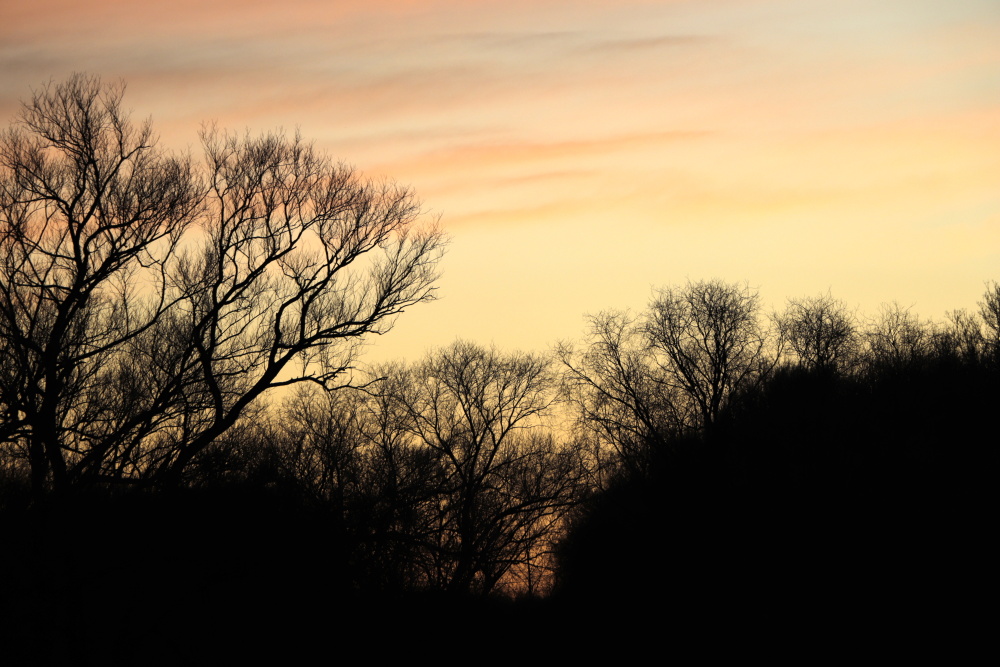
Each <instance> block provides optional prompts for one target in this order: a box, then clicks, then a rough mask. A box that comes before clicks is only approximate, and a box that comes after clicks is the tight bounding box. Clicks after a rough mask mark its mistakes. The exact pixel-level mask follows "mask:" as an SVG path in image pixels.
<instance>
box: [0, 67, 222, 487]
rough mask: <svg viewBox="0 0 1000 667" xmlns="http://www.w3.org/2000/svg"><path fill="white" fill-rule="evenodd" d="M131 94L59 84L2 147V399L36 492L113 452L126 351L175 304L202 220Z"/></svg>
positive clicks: (180, 163)
mask: <svg viewBox="0 0 1000 667" xmlns="http://www.w3.org/2000/svg"><path fill="white" fill-rule="evenodd" d="M123 92H124V87H123V86H121V85H118V86H102V85H100V82H99V81H98V80H97V79H94V78H88V77H84V76H80V75H77V76H74V77H73V78H72V79H70V80H69V81H68V82H66V83H65V84H60V85H54V84H51V83H50V84H48V85H46V86H44V87H43V88H41V89H40V90H38V91H36V92H35V94H34V96H33V98H32V99H31V100H30V101H29V102H27V103H26V104H24V106H23V108H22V111H21V114H20V117H19V118H18V120H17V122H16V123H15V124H14V126H13V127H11V128H9V129H8V130H7V131H6V132H5V133H4V134H3V137H2V139H0V262H2V264H0V335H2V336H3V338H4V339H5V340H6V342H7V345H6V348H5V350H4V352H3V355H4V362H3V369H4V375H5V377H4V383H3V388H2V389H0V392H2V395H0V400H2V401H3V406H4V412H5V416H6V418H7V423H6V425H5V429H4V430H5V431H6V436H7V438H8V439H10V441H12V442H14V443H15V446H16V447H18V448H20V449H22V450H23V451H24V453H25V454H26V456H27V457H28V459H29V461H30V464H31V469H32V477H33V483H34V486H35V488H36V492H37V491H40V490H41V488H42V487H43V486H45V485H46V484H47V483H48V482H51V484H52V486H54V487H60V486H65V485H66V484H68V483H69V482H70V480H71V478H72V477H73V476H74V475H75V473H77V472H78V471H79V468H80V464H81V463H83V462H84V461H85V460H87V459H88V457H89V456H90V455H91V453H92V452H94V451H95V450H96V449H101V450H102V451H101V454H100V456H101V458H104V457H105V455H106V452H107V450H108V449H109V445H107V443H106V439H107V437H108V436H109V435H112V433H113V431H114V430H115V426H114V425H112V422H115V421H118V420H121V419H122V417H121V416H115V415H112V414H110V412H109V409H110V408H125V409H126V410H127V409H128V408H129V407H131V406H129V405H125V404H126V403H128V402H129V400H128V395H129V387H128V386H127V385H128V381H127V380H125V385H126V386H124V387H121V386H120V385H118V381H119V380H121V379H123V378H116V377H115V375H116V370H117V369H118V367H119V366H120V365H121V363H122V360H121V358H120V355H121V352H122V351H123V350H124V349H125V348H127V347H128V346H129V345H130V344H131V343H132V342H133V341H134V340H135V339H136V338H138V337H140V336H142V335H143V334H144V333H145V332H147V331H149V330H150V329H151V328H152V327H154V326H155V325H156V323H157V322H158V321H160V319H161V318H162V317H163V316H164V314H165V313H167V312H168V311H169V310H170V309H172V308H174V307H175V306H176V305H177V302H178V296H177V295H175V294H173V293H172V292H171V289H170V280H169V276H168V274H169V272H170V270H171V267H172V265H173V263H174V262H175V260H176V258H177V248H178V244H179V242H180V240H181V236H182V234H183V233H184V232H185V231H186V230H187V229H188V227H189V226H191V224H192V223H193V222H194V221H195V220H196V219H197V217H198V215H199V214H200V212H201V205H202V200H203V188H202V186H201V184H200V182H199V180H198V177H197V175H196V173H195V170H194V168H193V167H192V165H191V163H190V161H189V160H187V159H186V158H176V157H172V156H169V155H166V154H164V153H163V152H162V151H159V150H157V149H156V148H155V139H154V137H153V135H152V131H151V129H150V124H149V122H148V121H147V122H145V123H142V124H139V125H134V124H132V123H131V122H130V121H129V119H128V115H127V114H126V113H125V112H124V111H123V110H122V108H121V100H122V95H123ZM140 286H141V287H140ZM116 386H117V387H118V388H120V389H122V391H118V392H116V393H117V394H118V396H119V398H118V399H117V400H114V399H110V400H109V399H106V398H105V399H98V397H99V396H101V395H103V394H104V391H105V390H107V389H109V388H114V387H116ZM116 403H117V405H116ZM125 419H128V416H126V417H125Z"/></svg>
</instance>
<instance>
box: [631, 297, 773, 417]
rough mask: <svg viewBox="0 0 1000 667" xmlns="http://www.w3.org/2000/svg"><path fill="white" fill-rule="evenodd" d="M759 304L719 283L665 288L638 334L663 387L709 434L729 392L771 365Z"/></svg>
mask: <svg viewBox="0 0 1000 667" xmlns="http://www.w3.org/2000/svg"><path fill="white" fill-rule="evenodd" d="M758 311H759V299H758V295H757V293H756V292H755V291H753V290H751V289H750V287H749V286H747V285H745V284H744V285H740V284H736V283H734V284H729V283H724V282H722V281H720V280H711V281H699V282H693V283H692V282H688V284H687V285H686V286H685V287H683V288H679V287H666V288H663V289H661V290H659V292H658V293H657V295H656V298H654V299H653V302H652V303H651V304H650V312H649V315H648V316H647V318H646V322H645V326H644V331H645V334H646V337H647V340H648V343H649V345H650V347H651V348H652V350H653V351H654V352H655V353H656V355H657V357H656V362H657V364H658V365H659V366H660V368H661V369H662V370H663V372H664V374H665V377H666V378H667V382H668V383H669V384H670V385H671V386H673V387H675V388H676V389H679V390H680V391H683V392H684V393H685V394H686V395H687V396H688V397H689V399H690V400H691V401H692V402H693V404H694V405H695V407H696V409H697V411H698V413H699V416H700V425H701V426H702V427H703V428H711V426H712V425H713V423H714V422H715V420H716V418H717V417H718V415H719V411H720V410H721V409H722V407H723V405H724V404H725V402H726V400H727V399H728V398H729V396H731V395H732V394H733V392H735V391H737V390H739V389H742V388H744V387H746V386H747V385H749V384H750V383H752V382H755V381H756V380H758V379H759V378H760V377H761V376H762V375H763V373H764V372H765V371H766V370H767V369H768V368H769V367H770V366H772V365H773V363H774V361H773V359H769V358H768V356H767V354H766V347H767V342H768V332H767V331H766V330H765V329H764V328H762V326H761V324H760V321H759V318H758Z"/></svg>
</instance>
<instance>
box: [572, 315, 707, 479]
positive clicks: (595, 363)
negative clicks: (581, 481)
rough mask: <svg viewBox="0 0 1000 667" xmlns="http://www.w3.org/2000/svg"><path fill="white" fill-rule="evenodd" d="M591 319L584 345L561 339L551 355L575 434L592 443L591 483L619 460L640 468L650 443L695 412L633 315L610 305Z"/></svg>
mask: <svg viewBox="0 0 1000 667" xmlns="http://www.w3.org/2000/svg"><path fill="white" fill-rule="evenodd" d="M588 320H589V324H590V331H589V336H588V339H587V342H586V344H585V346H584V347H583V348H582V349H579V350H578V349H576V348H574V346H573V345H571V344H569V343H562V344H560V345H559V346H558V347H557V350H556V354H557V357H558V359H559V361H560V362H561V364H562V366H563V369H564V370H563V377H562V382H563V387H564V390H565V392H566V394H567V398H568V400H569V402H570V404H571V405H573V407H574V409H575V413H576V418H577V425H578V427H579V428H580V429H581V434H580V436H579V439H580V440H581V441H582V442H588V443H591V445H592V446H591V447H590V450H591V452H590V453H591V466H590V467H591V468H592V475H593V483H594V484H595V486H596V487H597V488H601V487H603V486H604V483H605V481H606V477H607V475H608V473H611V472H614V470H615V469H616V468H618V467H619V466H625V467H626V468H636V469H642V468H644V467H645V465H646V462H647V458H648V454H649V453H650V451H651V450H652V448H655V447H656V446H657V445H658V444H660V443H662V442H664V441H666V440H667V439H668V438H669V437H670V436H672V435H676V434H677V433H680V432H682V431H684V430H686V429H687V428H689V427H690V426H692V424H693V423H694V421H695V415H694V414H692V412H691V410H690V407H691V404H690V402H688V401H686V400H683V399H681V400H678V396H677V392H676V390H675V389H674V388H673V387H671V386H670V384H669V383H667V382H666V381H665V379H664V375H663V372H662V369H660V367H659V366H657V364H656V363H655V357H654V354H653V352H652V350H651V348H650V347H649V345H648V344H647V341H646V339H645V337H644V336H643V330H642V327H641V325H640V324H639V322H638V321H637V320H636V318H635V317H633V316H631V315H629V314H628V313H627V312H621V311H609V312H603V313H599V314H597V315H592V316H589V317H588Z"/></svg>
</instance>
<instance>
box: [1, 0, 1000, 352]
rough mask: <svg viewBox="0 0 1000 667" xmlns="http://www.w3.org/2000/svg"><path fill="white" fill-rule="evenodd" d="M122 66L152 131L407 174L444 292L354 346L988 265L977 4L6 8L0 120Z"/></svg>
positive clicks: (973, 282)
mask: <svg viewBox="0 0 1000 667" xmlns="http://www.w3.org/2000/svg"><path fill="white" fill-rule="evenodd" d="M74 71H86V72H89V73H93V74H99V75H101V76H102V77H104V79H105V80H114V79H118V78H122V79H124V80H125V81H126V82H127V84H128V92H127V94H126V103H127V104H128V105H129V106H130V107H131V108H132V109H133V110H134V114H135V115H136V116H137V117H140V118H141V117H145V116H152V118H153V124H154V128H155V129H156V130H157V131H158V133H159V134H160V137H161V142H162V144H163V145H164V146H167V147H170V148H173V149H180V150H186V149H187V148H188V147H190V148H191V149H192V151H197V148H198V138H197V133H198V129H199V127H200V124H201V123H202V122H203V121H211V120H215V121H218V123H219V124H220V125H221V126H223V127H227V128H232V129H243V128H250V129H251V130H254V131H264V130H269V129H273V128H276V127H284V128H285V129H287V130H289V131H294V129H295V128H296V127H298V128H300V129H301V132H302V134H303V136H305V137H307V138H311V139H315V141H316V143H317V144H318V145H319V146H320V147H322V148H323V149H325V150H328V151H329V152H330V153H331V154H333V155H334V156H336V157H338V158H341V159H343V160H345V161H347V162H350V163H352V164H354V165H355V166H356V167H357V168H358V169H360V170H362V171H363V172H365V173H366V174H369V175H373V176H374V175H387V176H391V177H392V178H394V179H396V180H398V181H399V182H401V183H405V184H408V185H410V186H412V187H413V189H414V190H415V191H416V193H417V194H418V195H419V197H420V198H421V200H422V201H423V202H424V205H425V208H426V209H427V211H428V215H429V216H438V215H439V216H440V219H441V224H442V226H443V227H444V229H445V230H446V232H447V233H448V234H449V235H450V236H451V238H452V243H451V246H450V249H449V252H448V254H447V256H446V257H445V259H444V261H443V263H442V269H443V272H444V276H443V278H442V280H441V282H440V290H439V296H440V297H441V298H440V300H439V301H437V302H435V303H432V304H426V305H422V306H418V307H416V308H414V309H413V310H412V311H411V312H408V313H406V314H405V315H403V316H402V317H401V318H400V320H399V322H398V325H397V327H396V329H395V330H394V331H393V332H392V333H391V334H390V335H389V336H387V337H385V338H384V339H383V340H380V341H378V343H377V347H376V348H374V349H373V350H372V351H371V353H370V356H371V357H372V358H384V357H399V356H406V357H407V358H410V359H411V360H412V359H415V358H416V357H418V356H420V355H421V354H422V353H423V352H424V351H425V350H426V349H427V348H428V347H430V346H433V345H444V344H447V343H449V342H451V341H452V340H454V339H455V338H456V337H462V338H466V339H471V340H474V341H478V342H481V343H487V344H488V343H489V342H491V341H494V342H495V343H496V344H497V345H499V346H501V347H504V348H514V347H520V348H524V349H534V350H544V349H547V348H548V347H549V346H550V345H551V344H552V343H553V342H555V341H556V340H558V339H565V338H574V337H579V336H581V335H582V334H583V332H584V321H583V315H584V314H585V313H587V312H597V311H600V310H603V309H608V308H619V307H622V308H623V307H628V308H632V309H642V308H643V307H644V306H645V305H646V304H647V302H648V301H649V298H650V295H651V290H652V289H653V288H654V287H656V286H662V285H667V284H676V283H683V282H684V281H685V280H686V279H687V278H691V279H701V278H722V279H725V280H731V281H733V280H739V281H743V280H746V281H749V283H750V284H751V285H752V286H756V287H758V288H759V289H760V293H761V296H762V299H763V301H764V303H765V305H766V307H767V308H768V310H770V309H771V308H772V307H774V308H780V307H782V305H783V303H784V300H785V299H786V298H787V297H797V296H804V295H815V294H818V293H820V292H826V291H827V290H828V289H829V290H830V291H831V292H832V293H833V295H834V296H836V297H838V298H841V299H843V300H845V301H846V302H847V303H848V304H849V305H851V306H852V307H854V306H857V307H859V308H860V310H861V311H862V312H864V313H873V312H874V311H875V309H876V308H877V306H878V305H879V304H880V303H882V302H885V301H891V300H897V301H899V302H900V303H901V304H903V305H907V306H908V305H911V304H912V305H913V306H914V310H915V312H917V313H919V314H920V315H922V316H924V317H933V318H941V317H942V316H943V315H944V312H945V310H950V309H954V308H961V307H965V308H970V307H974V306H975V302H976V301H977V299H979V298H980V296H981V294H982V292H983V290H984V282H985V281H987V280H991V279H1000V2H997V0H879V1H878V2H872V1H871V0H864V1H862V0H700V1H697V2H695V1H693V0H692V1H681V0H676V1H670V0H660V1H640V0H615V1H612V0H589V1H580V0H577V1H571V0H534V1H532V2H524V1H521V0H505V1H503V2H499V1H493V0H483V1H475V0H466V1H462V2H460V1H458V0H437V1H433V0H426V1H425V0H409V1H404V0H394V1H392V0H340V1H333V0H285V1H284V2H274V1H272V0H267V1H264V0H239V1H237V0H226V1H219V2H212V1H211V0H208V1H204V0H198V1H195V0H172V1H170V2H135V0H128V1H125V0H121V1H119V0H105V1H88V0H73V1H70V0H35V1H33V2H27V1H24V0H0V117H2V118H3V119H4V122H6V121H7V119H10V118H12V117H13V115H14V114H15V113H16V111H17V107H18V104H19V100H20V99H23V98H26V97H27V96H28V95H29V94H30V90H31V88H32V87H37V86H38V85H39V84H41V83H43V82H45V81H47V80H49V79H50V78H53V79H55V80H63V79H65V78H66V77H67V76H68V75H69V74H70V73H72V72H74Z"/></svg>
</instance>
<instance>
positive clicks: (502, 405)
mask: <svg viewBox="0 0 1000 667" xmlns="http://www.w3.org/2000/svg"><path fill="white" fill-rule="evenodd" d="M412 377H413V381H414V382H413V385H412V386H411V391H410V392H409V393H408V394H407V395H406V396H405V398H404V401H405V405H406V406H407V409H408V411H409V414H410V419H409V424H410V427H409V428H410V429H411V432H412V434H413V436H415V438H416V445H417V446H418V447H421V448H427V449H429V450H430V451H432V452H434V454H435V456H436V458H437V460H438V462H439V465H440V466H441V470H442V484H443V486H442V487H441V490H440V495H439V496H438V502H439V504H438V515H437V523H438V531H437V534H436V540H437V542H436V544H434V545H433V551H434V552H435V553H436V554H437V556H438V564H439V567H440V570H439V572H438V573H437V576H438V577H439V584H440V585H442V586H443V587H445V588H447V589H449V590H453V591H479V592H483V593H486V592H490V591H491V590H493V589H494V588H495V587H496V586H497V585H498V583H500V582H501V580H503V579H504V578H505V577H507V576H509V575H511V574H512V573H518V572H520V573H521V575H522V576H525V577H526V580H527V583H529V584H531V583H532V580H531V577H532V572H533V569H532V568H536V569H537V568H539V567H541V566H542V565H543V563H544V556H545V555H546V554H547V553H548V552H549V550H550V548H551V543H552V540H553V538H554V532H553V531H554V530H555V529H556V528H557V527H558V525H559V520H560V518H561V516H562V514H563V512H564V511H565V510H566V508H567V507H568V506H570V505H571V504H572V503H573V502H574V501H575V498H576V491H577V485H578V480H579V466H578V461H577V458H576V455H575V453H574V452H572V451H570V450H566V449H563V448H561V447H559V446H558V445H557V443H556V442H555V440H554V439H553V438H552V437H551V436H549V435H547V434H545V432H544V430H543V429H541V428H540V427H541V426H542V422H541V421H540V420H541V418H542V417H543V416H544V414H545V412H546V411H547V410H548V409H549V407H550V406H551V405H552V403H553V401H555V399H556V384H555V381H554V377H553V375H552V373H551V371H550V369H549V363H548V361H547V360H545V359H544V358H541V357H538V356H534V355H526V354H509V355H505V354H501V353H499V352H498V351H497V350H495V349H484V348H482V347H479V346H476V345H473V344H470V343H464V342H458V343H455V344H453V345H452V346H450V347H448V348H445V349H442V350H438V351H436V352H433V353H431V354H430V355H429V356H428V357H427V358H426V359H425V360H424V361H423V362H422V363H421V364H419V365H418V366H417V367H416V368H415V369H414V374H413V376H412ZM534 576H535V577H537V576H538V573H537V571H534Z"/></svg>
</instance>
